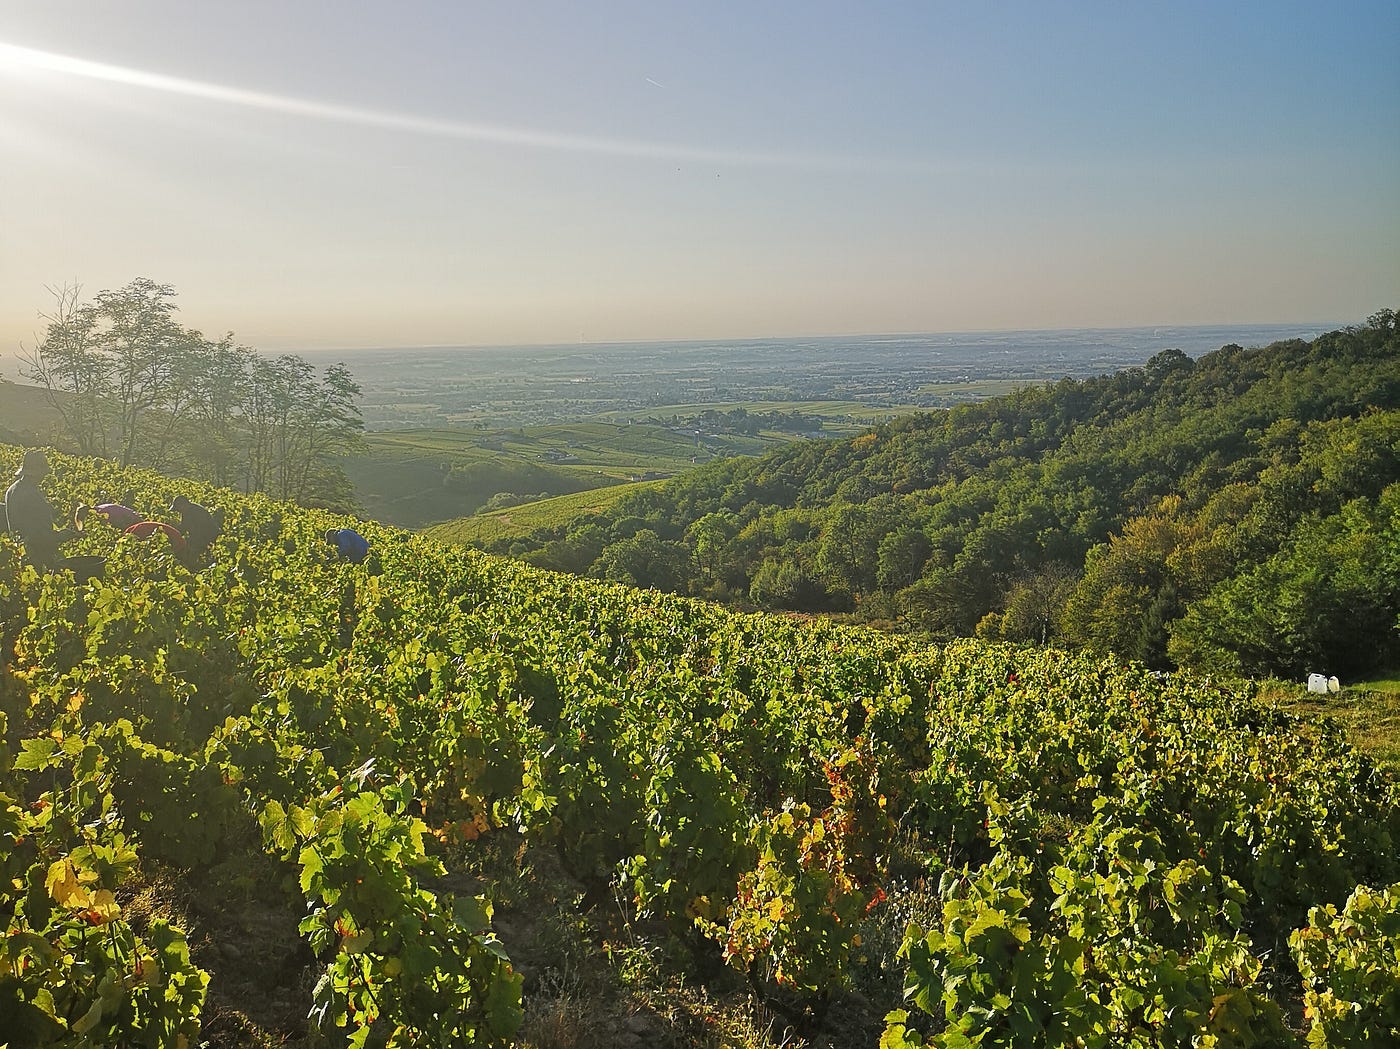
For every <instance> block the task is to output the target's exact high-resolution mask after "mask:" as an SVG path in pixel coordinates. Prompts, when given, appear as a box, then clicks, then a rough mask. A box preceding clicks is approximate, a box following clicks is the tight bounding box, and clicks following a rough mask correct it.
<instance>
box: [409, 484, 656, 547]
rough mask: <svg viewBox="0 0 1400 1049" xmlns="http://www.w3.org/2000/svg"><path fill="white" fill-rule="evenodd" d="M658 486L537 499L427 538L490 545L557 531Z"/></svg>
mask: <svg viewBox="0 0 1400 1049" xmlns="http://www.w3.org/2000/svg"><path fill="white" fill-rule="evenodd" d="M659 483H660V482H659V481H635V482H633V483H631V484H615V485H609V486H608V487H606V488H592V489H590V490H588V491H586V492H575V493H573V494H572V495H559V496H555V497H554V498H553V499H538V500H536V501H534V502H532V503H523V504H521V505H520V506H512V507H507V508H506V509H503V510H491V511H488V512H487V513H480V514H473V515H472V516H471V517H462V518H458V519H457V520H455V521H446V522H444V523H443V524H440V525H434V526H433V527H432V528H429V529H426V534H427V535H429V536H431V537H432V538H434V539H437V540H439V541H440V542H445V543H489V542H491V541H493V540H496V539H513V538H516V537H517V536H527V535H530V534H531V533H532V532H534V531H536V530H538V529H540V528H554V527H557V526H559V525H563V524H568V523H569V522H570V521H573V520H574V519H575V518H578V517H582V516H584V515H586V514H597V513H602V512H603V511H604V510H606V509H608V508H609V507H610V506H612V505H613V503H615V502H617V501H618V500H619V499H621V498H622V497H623V496H624V495H627V494H628V493H630V492H635V491H637V490H638V489H641V488H650V487H652V486H654V485H656V484H659Z"/></svg>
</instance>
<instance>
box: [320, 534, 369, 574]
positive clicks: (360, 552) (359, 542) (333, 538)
mask: <svg viewBox="0 0 1400 1049" xmlns="http://www.w3.org/2000/svg"><path fill="white" fill-rule="evenodd" d="M326 542H328V543H330V545H331V546H333V547H335V549H336V552H337V553H338V554H339V555H340V559H341V560H342V561H349V562H350V563H351V564H354V565H357V564H359V563H360V562H361V561H363V560H364V559H365V558H366V557H367V556H368V555H369V540H368V539H366V538H365V537H364V536H362V535H361V534H360V533H359V532H357V531H355V529H353V528H332V529H330V530H329V531H327V532H326Z"/></svg>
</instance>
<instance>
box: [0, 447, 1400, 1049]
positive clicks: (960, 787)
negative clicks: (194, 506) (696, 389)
mask: <svg viewBox="0 0 1400 1049" xmlns="http://www.w3.org/2000/svg"><path fill="white" fill-rule="evenodd" d="M19 459H20V450H19V449H5V450H4V454H3V455H0V468H3V469H7V470H10V471H13V468H14V466H15V465H17V463H18V462H19ZM52 461H53V464H54V472H53V475H52V476H51V477H50V479H49V480H48V482H47V483H46V488H47V489H48V492H49V495H50V498H51V500H52V501H53V502H54V504H55V505H59V506H66V505H69V504H70V503H71V502H72V501H82V502H88V503H92V502H96V501H97V496H98V494H99V492H101V491H121V490H123V489H125V488H127V487H131V486H132V485H135V486H136V488H137V490H138V492H139V493H140V498H141V500H142V501H143V505H148V506H149V507H150V508H154V507H157V506H160V507H163V506H165V505H168V504H169V501H170V499H171V498H172V497H173V496H174V495H176V494H178V493H181V492H184V493H186V494H188V495H190V496H191V497H192V498H195V499H198V500H200V501H202V502H205V503H208V504H210V505H219V506H222V507H224V509H225V510H226V513H227V520H226V526H225V534H224V535H223V536H222V537H221V538H220V539H219V540H218V541H217V542H216V543H215V545H214V548H213V550H212V563H211V564H209V565H208V566H207V567H204V568H203V569H202V570H200V571H199V572H196V573H192V572H190V571H187V570H186V569H185V568H184V567H183V566H182V565H181V564H180V563H179V562H178V561H177V560H175V558H174V557H172V554H171V550H170V547H169V546H168V544H167V542H166V540H165V539H164V537H163V536H159V535H158V536H156V537H155V538H154V539H153V540H151V541H150V542H149V543H146V542H141V541H137V540H133V539H131V538H129V537H122V538H118V537H117V534H116V533H115V532H107V533H106V534H100V533H98V532H97V531H96V530H90V531H89V532H88V533H85V534H84V535H83V536H82V537H81V538H80V539H78V540H76V541H74V542H73V543H70V544H69V546H68V547H67V548H66V550H65V552H66V553H70V554H94V555H103V556H105V557H106V565H105V571H104V573H103V574H102V576H101V577H100V578H96V579H91V580H89V579H78V578H75V577H74V575H73V574H72V573H70V572H56V573H52V574H46V575H45V574H39V573H37V572H36V571H35V570H34V569H33V568H32V567H28V566H27V565H26V564H25V562H24V559H23V554H22V550H21V548H20V547H18V546H17V545H16V544H15V543H14V542H13V541H12V540H10V539H8V538H7V539H4V540H3V541H0V617H3V623H4V631H5V645H4V648H3V654H4V658H5V660H6V666H5V673H4V675H3V680H0V697H3V698H2V700H0V730H3V735H0V835H3V839H0V872H2V873H3V877H0V921H3V922H4V923H5V936H4V938H3V941H0V1043H4V1042H6V1040H8V1044H10V1045H12V1046H30V1045H36V1046H37V1045H43V1046H49V1045H51V1046H79V1045H104V1046H105V1045H110V1046H190V1047H193V1046H196V1045H199V1044H200V1043H201V1042H202V1041H208V1040H210V1038H211V1030H210V1017H211V1016H212V1012H211V1004H210V1003H212V1002H214V1001H215V1000H218V1001H220V1002H222V1003H224V1004H223V1005H222V1006H221V1008H223V1009H225V1010H227V1009H228V1008H231V1006H230V1005H229V1004H228V1003H229V1002H230V1001H231V992H230V991H229V990H228V989H227V988H224V989H221V984H220V981H221V979H222V978H223V968H224V967H226V964H227V959H228V955H227V954H226V953H221V952H220V950H219V944H218V943H217V942H211V936H212V937H213V939H215V940H216V939H217V936H216V935H214V934H211V933H210V932H209V930H211V929H212V930H218V929H221V928H228V927H231V923H230V922H227V921H225V922H223V923H221V922H220V921H219V920H218V919H217V916H216V917H215V918H207V917H206V918H204V919H201V929H202V930H204V931H203V932H201V934H200V937H199V938H198V939H196V938H195V936H194V935H193V934H192V933H191V929H190V928H187V927H184V926H183V925H181V924H180V922H179V921H178V920H177V918H178V917H179V916H178V914H175V913H174V912H172V911H170V910H169V909H168V908H166V909H163V908H162V906H160V905H159V900H160V899H161V898H162V897H165V898H170V899H181V898H188V897H196V898H198V897H200V896H201V894H202V895H204V896H206V897H207V896H209V895H210V894H211V893H214V892H215V891H216V889H217V891H218V892H219V893H221V894H222V895H220V897H219V899H220V900H221V901H224V902H221V903H220V906H221V907H230V906H233V905H234V903H236V901H237V900H238V899H240V898H241V899H243V900H245V901H247V902H248V903H249V906H250V909H251V904H252V902H253V901H258V903H259V907H260V908H261V910H260V913H262V914H265V915H270V916H273V917H276V916H277V915H285V916H287V917H286V918H285V922H284V924H285V929H284V932H285V934H286V936H287V938H288V939H289V940H290V941H294V942H296V943H298V944H299V946H297V947H296V949H295V951H294V952H293V953H291V954H289V956H288V958H287V959H283V958H266V959H263V960H262V963H263V964H264V965H265V966H266V967H268V968H269V969H274V970H275V969H278V967H285V968H286V971H285V973H283V974H282V975H281V976H279V979H281V980H282V982H283V983H284V984H285V985H286V986H287V987H288V988H290V991H289V993H292V994H294V995H297V996H300V997H298V999H297V1000H296V1001H295V1003H294V1005H295V1009H296V1011H297V1013H298V1015H299V1016H301V1017H305V1020H304V1023H305V1027H304V1029H301V1030H295V1031H280V1032H278V1031H272V1032H267V1033H268V1034H270V1035H281V1036H286V1037H296V1038H299V1039H303V1041H301V1042H299V1043H298V1044H305V1045H328V1046H355V1047H359V1046H464V1045H477V1046H507V1045H510V1044H512V1042H513V1041H514V1040H515V1039H516V1038H517V1037H518V1032H520V1031H521V1030H522V1027H521V1025H522V1022H523V1021H525V1020H526V1019H527V1017H528V1015H529V1013H530V1010H531V990H532V987H531V984H530V983H529V982H527V980H526V975H527V974H526V973H524V972H523V971H522V969H521V967H520V966H519V965H518V964H516V963H513V962H512V957H513V956H515V955H516V954H517V944H515V943H513V942H512V940H511V937H510V936H509V935H507V934H506V932H505V929H506V926H507V924H512V923H506V922H503V921H502V920H501V919H502V916H503V915H504V913H505V911H506V909H507V904H508V903H509V900H510V899H511V898H512V893H513V888H512V886H511V884H510V879H511V877H512V876H513V875H512V871H515V870H518V869H519V867H520V864H511V863H508V862H502V858H503V857H504V858H505V859H509V858H510V857H522V856H532V855H533V856H541V857H542V856H545V855H548V856H550V857H553V858H554V860H555V861H557V864H558V866H559V867H560V869H562V870H563V871H566V872H567V873H568V876H569V878H570V879H571V880H572V882H573V883H574V884H577V885H578V886H580V887H581V890H580V900H581V901H582V902H580V904H579V906H580V908H586V907H588V906H590V905H596V906H598V907H604V906H606V907H608V908H617V909H620V910H621V911H623V912H624V914H623V917H624V919H625V920H627V921H629V922H638V923H640V922H646V923H648V926H647V927H648V928H652V929H661V930H665V935H666V936H667V937H669V942H670V943H672V944H673V945H675V950H674V951H673V952H672V954H675V953H676V952H681V953H682V954H683V956H684V958H686V959H688V964H690V965H691V966H693V973H694V974H695V975H694V976H693V979H694V980H701V979H705V978H709V977H708V976H707V974H711V975H712V974H714V973H716V972H719V973H726V974H729V975H730V977H731V978H736V979H739V980H741V981H742V983H743V986H745V987H746V988H748V989H749V990H750V991H751V992H752V993H753V994H754V995H756V996H758V997H759V998H761V999H763V1000H764V1001H767V1002H769V1003H771V1005H772V1008H773V1009H774V1010H776V1011H777V1012H778V1013H779V1014H780V1015H781V1016H783V1017H784V1018H785V1022H789V1021H790V1023H791V1025H792V1027H793V1029H794V1030H797V1031H799V1032H801V1030H802V1029H803V1024H804V1023H808V1024H809V1025H812V1029H814V1030H815V1029H817V1028H818V1027H819V1021H818V1020H815V1019H812V1018H813V1017H817V1018H819V1017H820V1016H821V1015H822V1014H823V1011H824V1010H828V1009H830V1008H831V1007H832V1005H833V1003H834V1002H838V1001H840V999H841V996H842V995H843V994H845V993H847V991H848V989H849V988H851V987H852V986H853V985H854V984H856V983H859V984H860V985H861V987H862V988H864V990H863V991H862V997H863V1000H865V1001H866V1002H867V1006H868V1008H871V1009H874V1011H875V1015H876V1017H877V1020H878V1027H879V1028H881V1029H877V1030H876V1031H875V1032H874V1034H873V1035H872V1036H871V1038H870V1040H869V1041H868V1043H867V1044H869V1045H870V1046H871V1047H872V1049H874V1046H875V1045H877V1044H878V1045H879V1046H880V1047H881V1049H900V1047H906V1046H921V1045H936V1046H946V1047H965V1046H986V1047H990V1046H1086V1047H1109V1046H1112V1047H1120V1046H1142V1047H1146V1046H1162V1047H1168V1046H1171V1047H1176V1046H1190V1045H1199V1046H1218V1047H1226V1046H1240V1047H1243V1046H1302V1045H1304V1044H1306V1045H1309V1046H1355V1045H1376V1046H1381V1045H1395V1044H1397V1039H1400V784H1398V783H1397V780H1396V778H1395V776H1394V774H1393V773H1392V772H1389V771H1387V770H1384V769H1380V768H1377V767H1376V766H1375V765H1374V764H1373V763H1372V762H1371V761H1369V760H1368V759H1367V758H1365V757H1363V756H1361V755H1359V754H1357V753H1355V752H1354V751H1352V750H1351V749H1350V748H1349V747H1348V745H1347V744H1346V742H1345V740H1344V738H1343V737H1342V734H1341V733H1340V731H1339V730H1337V729H1336V728H1334V727H1332V726H1331V725H1330V724H1329V723H1327V722H1321V723H1316V722H1305V721H1302V720H1298V719H1295V718H1292V717H1289V716H1287V715H1285V714H1283V713H1280V712H1278V711H1276V710H1273V709H1269V708H1267V707H1265V706H1262V705H1259V704H1257V703H1255V702H1254V701H1253V700H1252V698H1251V694H1250V691H1249V688H1248V687H1247V686H1245V685H1236V684H1227V683H1221V682H1217V681H1212V680H1210V679H1206V678H1199V677H1193V676H1190V675H1185V674H1174V675H1171V676H1169V677H1167V676H1163V675H1154V674H1151V673H1149V672H1148V671H1146V670H1145V669H1143V668H1141V667H1137V666H1134V665H1127V664H1121V663H1117V662H1112V661H1104V660H1100V659H1096V658H1092V657H1088V656H1081V655H1067V654H1063V653H1059V652H1055V651H1037V650H1033V649H1025V648H1018V647H1014V646H1010V645H993V644H984V643H975V642H958V643H953V644H950V645H948V646H946V647H941V648H929V647H917V646H914V645H912V644H911V643H909V642H907V641H904V640H900V639H897V638H891V637H886V636H882V635H880V634H878V633H874V632H870V631H863V630H856V629H852V628H844V627H839V626H834V625H831V624H827V623H823V622H820V621H813V622H806V621H804V622H799V621H796V620H792V619H786V618H780V617H773V616H756V615H742V614H737V613H734V612H729V611H725V610H723V609H721V608H719V607H717V606H713V605H709V604H705V603H702V602H697V601H692V600H687V599H682V598H676V597H670V596H666V595H661V594H657V593H654V592H649V591H634V590H628V589H624V588H621V587H614V586H609V585H604V584H599V583H594V582H588V581H583V580H578V579H574V578H570V577H565V576H559V575H552V574H549V573H545V572H540V571H536V570H534V569H531V568H528V567H526V566H522V565H520V564H516V563H511V562H505V561H499V560H495V559H492V558H489V557H486V556H483V555H479V554H475V553H472V552H469V551H464V550H459V549H449V548H445V547H441V546H437V545H434V544H432V543H431V542H429V541H427V540H424V539H421V538H419V537H415V536H411V535H409V534H407V533H404V532H399V531H396V530H393V529H389V528H382V527H377V526H374V525H365V526H364V528H363V530H364V532H365V534H366V535H367V536H368V538H369V539H370V541H371V543H372V554H371V557H370V559H369V560H368V561H367V562H366V563H365V564H363V565H351V564H346V563H341V562H338V561H335V560H333V559H332V558H331V556H330V551H329V548H328V547H327V546H326V545H325V544H324V543H323V542H322V535H323V533H324V531H325V530H326V529H327V528H329V527H333V526H334V527H338V526H340V525H341V524H343V523H344V522H343V520H342V519H338V518H335V517H332V516H330V515H328V514H325V513H322V512H319V511H310V510H301V509H297V508H295V507H290V506H286V505H280V504H275V503H273V502H270V501H268V500H265V499H262V498H261V497H241V496H233V495H230V494H228V493H224V492H217V491H214V490H211V489H205V488H201V487H199V486H197V485H193V484H186V483H182V482H175V481H171V480H169V479H166V478H163V477H160V476H157V475H154V474H141V473H135V472H119V471H117V470H116V469H115V468H114V467H112V466H110V465H109V464H106V463H103V462H100V461H93V460H80V459H65V458H62V457H59V456H56V455H55V456H53V457H52ZM240 894H241V896H240ZM153 899H155V900H157V903H156V904H154V905H153V904H152V900H153ZM269 900H271V901H274V903H275V904H276V906H270V905H267V903H266V901H269ZM598 950H599V955H598V957H599V958H602V957H603V948H602V947H601V946H600V947H599V948H598ZM600 964H606V962H600ZM714 978H715V979H718V977H714ZM880 987H885V988H888V989H890V993H889V996H888V999H889V1000H887V1001H884V1000H881V999H880V997H879V995H878V994H877V993H876V992H875V991H874V990H872V988H877V989H878V988H880ZM234 1004H237V1003H234ZM229 1044H232V1043H229ZM693 1044H708V1045H715V1046H718V1045H720V1044H723V1042H722V1041H721V1040H719V1038H718V1036H711V1037H710V1038H709V1040H708V1041H707V1040H706V1036H705V1035H704V1034H703V1032H702V1033H700V1034H697V1035H696V1037H695V1039H694V1043H693ZM789 1044H791V1043H789Z"/></svg>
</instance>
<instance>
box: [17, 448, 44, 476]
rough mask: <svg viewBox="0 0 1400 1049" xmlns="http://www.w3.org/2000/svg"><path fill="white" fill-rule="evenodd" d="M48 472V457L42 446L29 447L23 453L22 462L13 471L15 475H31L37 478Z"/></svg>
mask: <svg viewBox="0 0 1400 1049" xmlns="http://www.w3.org/2000/svg"><path fill="white" fill-rule="evenodd" d="M48 472H49V457H48V456H47V455H45V454H44V450H43V449H42V448H31V449H29V451H27V452H25V453H24V462H23V463H21V464H20V468H19V469H18V470H16V471H15V476H16V477H25V476H32V477H35V479H36V480H37V479H38V478H41V477H43V476H44V475H45V474H47V473H48Z"/></svg>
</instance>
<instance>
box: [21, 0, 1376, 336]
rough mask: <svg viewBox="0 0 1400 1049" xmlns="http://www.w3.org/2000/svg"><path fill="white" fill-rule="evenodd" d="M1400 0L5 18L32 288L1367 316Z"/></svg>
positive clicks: (601, 318) (189, 294)
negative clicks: (157, 287) (156, 286)
mask: <svg viewBox="0 0 1400 1049" xmlns="http://www.w3.org/2000/svg"><path fill="white" fill-rule="evenodd" d="M1397 43H1400V4H1397V3H1396V2H1395V0H1380V2H1376V3H1347V2H1345V0H1343V2H1340V3H1338V2H1327V3H1321V2H1319V3H1310V4H1292V3H1281V2H1269V3H1233V2H1231V3H1220V2H1217V0H1212V2H1209V3H1184V2H1176V3H1170V4H1167V3H1161V4H1123V3H1121V2H1115V3H1104V4H1091V3H1068V2H1066V3H1060V2H1046V0H1035V2H1020V3H1006V4H993V3H988V4H982V3H970V2H968V0H959V2H956V3H941V2H932V0H930V2H908V3H884V4H878V3H877V4H867V3H861V4H857V3H844V4H832V3H822V2H811V0H804V2H801V3H796V2H793V3H754V2H752V0H750V2H746V3H720V2H715V0H706V2H700V0H695V2H692V3H688V4H680V3H668V2H664V0H652V2H647V3H627V2H611V0H610V2H607V3H603V4H596V5H595V4H583V3H578V2H577V0H570V2H536V0H530V2H524V0H521V2H514V3H508V4H507V3H492V4H486V3H469V2H466V0H451V2H449V0H441V2H422V0H419V2H413V3H402V2H398V3H390V2H387V0H385V2H380V3H366V2H358V3H357V2H347V0H333V2H332V0H297V2H295V3H288V2H286V0H274V2H268V0H255V2H249V0H240V2H238V3H222V4H215V3H190V2H188V0H183V2H180V3H175V2H155V0H121V2H109V3H93V2H91V0H82V2H76V0H46V2H43V3H38V2H33V3H20V2H10V3H4V4H3V5H0V352H13V351H14V349H15V348H16V347H17V344H19V343H20V342H23V343H25V344H26V345H29V344H32V342H33V339H34V336H35V334H36V333H37V332H39V331H41V330H42V326H43V324H42V321H40V320H39V316H38V315H39V313H40V312H41V311H43V310H44V309H46V308H47V307H48V306H49V305H50V304H51V299H50V296H49V294H48V292H47V291H46V290H45V288H46V286H57V285H63V284H70V283H74V282H77V283H80V284H81V285H82V287H83V291H84V295H85V297H88V296H91V295H93V294H95V293H96V292H98V291H100V290H103V289H107V288H117V287H120V286H121V285H124V284H126V283H127V282H128V281H130V280H132V279H133V278H135V277H149V278H151V279H153V280H156V281H159V282H162V283H167V284H171V285H173V286H174V287H175V288H176V290H177V291H178V292H179V298H178V300H177V302H178V303H179V305H180V307H181V312H180V319H181V320H182V321H183V322H184V323H185V324H186V325H188V326H191V327H195V328H199V329H201V330H203V331H204V332H205V333H206V334H210V335H216V334H222V333H223V332H225V331H229V330H232V331H233V332H234V333H235V334H236V336H237V337H238V338H239V340H240V341H242V342H244V343H247V344H248V345H251V346H254V347H256V348H259V349H273V350H276V349H290V350H296V349H312V348H318V347H329V346H344V347H359V346H396V345H432V344H507V343H539V342H577V341H579V340H589V341H594V342H606V341H614V340H632V339H684V338H724V337H746V336H777V335H803V334H817V333H842V332H852V333H854V332H865V333H868V332H893V331H951V330H967V329H982V328H993V329H1006V328H1030V327H1036V328H1039V327H1079V326H1103V327H1111V326H1126V325H1139V324H1142V325H1148V324H1193V323H1255V322H1259V323H1267V322H1280V323H1283V322H1295V321H1296V322H1308V321H1332V320H1337V321H1359V320H1362V319H1364V317H1365V316H1366V315H1368V314H1369V313H1371V312H1374V311H1375V310H1377V309H1379V308H1381V307H1387V306H1389V307H1396V306H1400V62H1397V60H1396V54H1397Z"/></svg>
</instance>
